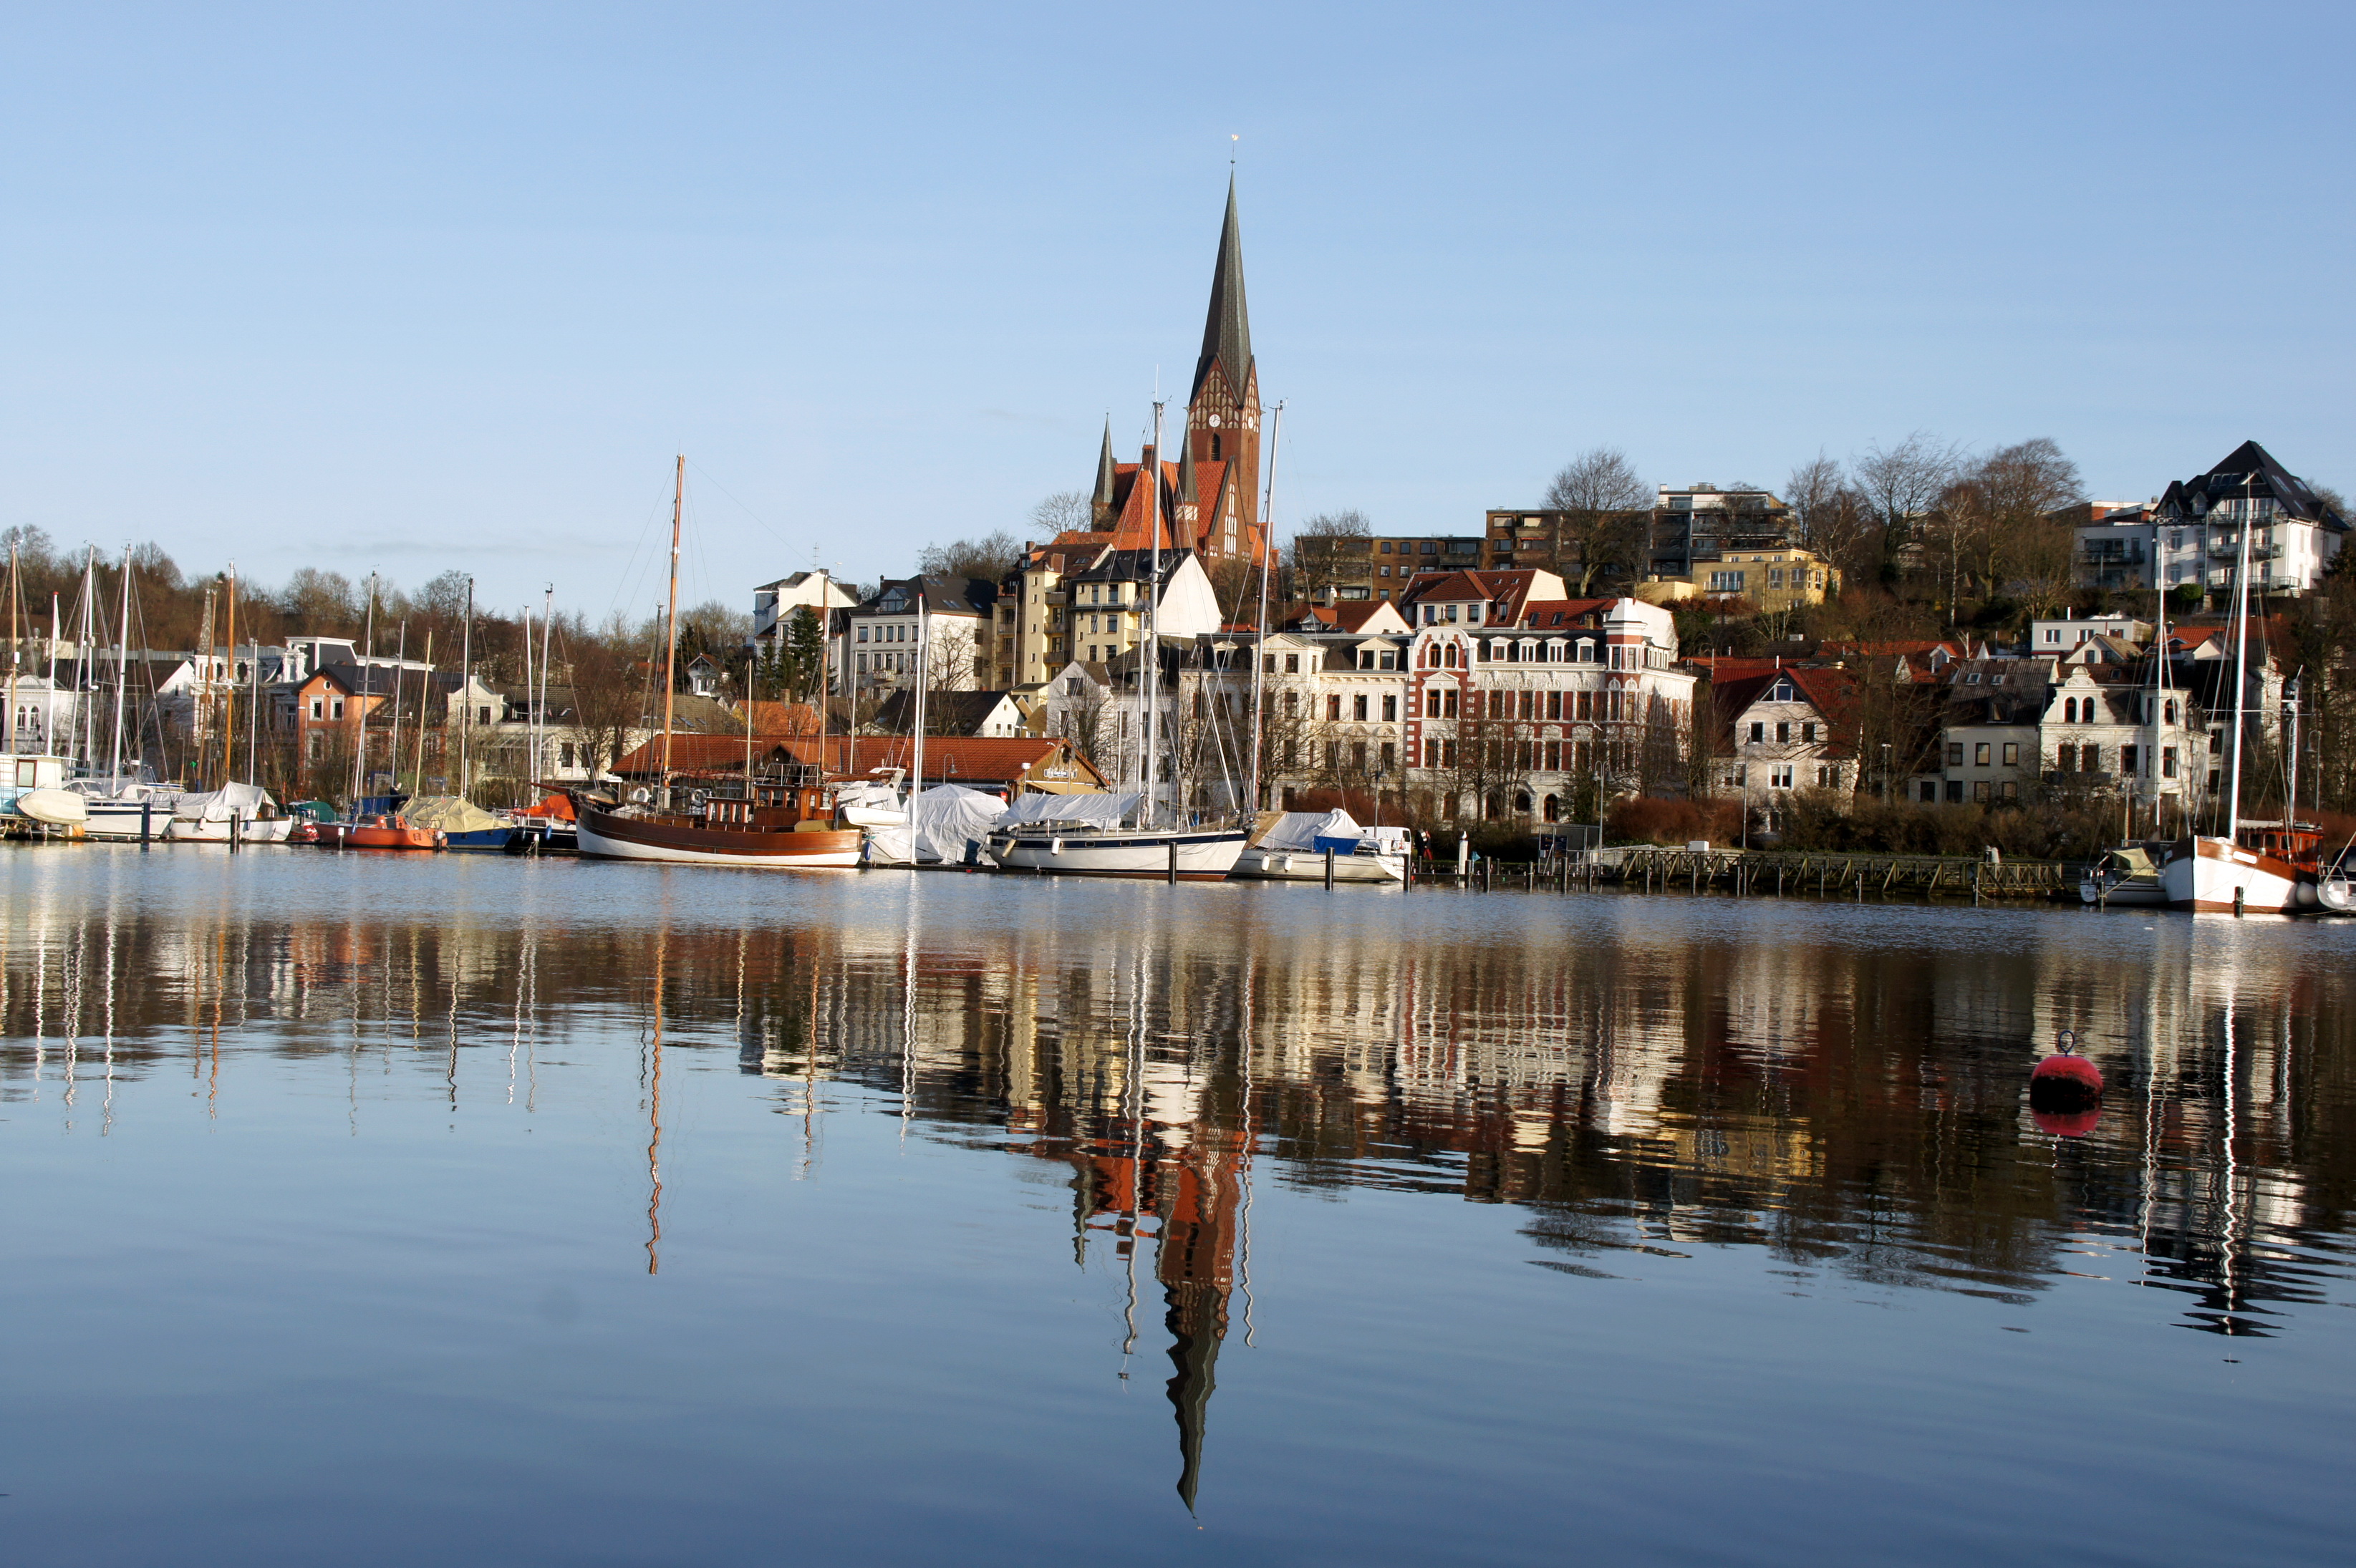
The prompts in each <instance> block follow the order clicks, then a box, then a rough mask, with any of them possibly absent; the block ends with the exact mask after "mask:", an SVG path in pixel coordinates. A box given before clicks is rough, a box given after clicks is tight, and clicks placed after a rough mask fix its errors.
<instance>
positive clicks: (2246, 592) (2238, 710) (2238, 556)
mask: <svg viewBox="0 0 2356 1568" xmlns="http://www.w3.org/2000/svg"><path fill="white" fill-rule="evenodd" d="M2246 488H2248V486H2246V485H2244V489H2246ZM2250 510H2251V507H2250V500H2249V497H2248V496H2244V497H2243V498H2242V544H2241V549H2239V550H2238V551H2236V552H2235V556H2234V562H2233V614H2234V617H2235V621H2236V624H2238V626H2239V627H2240V635H2238V636H2237V637H2236V638H2235V640H2234V643H2233V780H2232V782H2231V783H2230V784H2228V785H2227V787H2226V792H2225V801H2226V805H2225V842H2227V843H2228V844H2237V843H2239V842H2241V837H2242V725H2243V718H2242V713H2243V706H2244V703H2245V702H2246V701H2247V700H2248V696H2249V687H2250Z"/></svg>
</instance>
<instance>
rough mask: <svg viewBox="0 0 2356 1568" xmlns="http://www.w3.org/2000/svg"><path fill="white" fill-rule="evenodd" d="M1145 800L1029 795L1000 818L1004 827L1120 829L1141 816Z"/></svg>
mask: <svg viewBox="0 0 2356 1568" xmlns="http://www.w3.org/2000/svg"><path fill="white" fill-rule="evenodd" d="M1143 798H1144V797H1143V796H1142V795H1138V794H1136V793H1134V792H1132V793H1130V794H1128V795H1023V796H1020V797H1019V798H1017V799H1016V801H1015V802H1014V804H1013V805H1010V806H1008V807H1007V808H1006V815H1005V816H1001V817H1000V818H999V819H998V826H999V827H1026V826H1028V825H1030V824H1032V823H1038V822H1056V823H1066V824H1069V825H1071V826H1073V827H1119V826H1120V825H1121V823H1122V822H1124V821H1126V820H1128V819H1130V818H1131V817H1134V816H1136V815H1137V807H1138V803H1139V802H1140V801H1141V800H1142V799H1143Z"/></svg>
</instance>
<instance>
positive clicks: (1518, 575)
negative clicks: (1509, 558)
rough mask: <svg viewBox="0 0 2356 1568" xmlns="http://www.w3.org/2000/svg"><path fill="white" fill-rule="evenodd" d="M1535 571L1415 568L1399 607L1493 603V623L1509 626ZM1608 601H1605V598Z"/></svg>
mask: <svg viewBox="0 0 2356 1568" xmlns="http://www.w3.org/2000/svg"><path fill="white" fill-rule="evenodd" d="M1537 576H1538V574H1537V572H1536V571H1532V570H1531V569H1529V568H1527V567H1514V568H1510V569H1508V570H1505V571H1419V572H1418V573H1416V574H1415V576H1414V577H1413V578H1411V579H1410V580H1409V581H1408V585H1407V588H1406V590H1405V591H1404V592H1401V593H1400V594H1399V597H1398V602H1399V605H1400V607H1401V609H1402V610H1404V609H1405V608H1406V607H1407V606H1408V605H1410V604H1420V603H1424V602H1426V601H1427V600H1429V601H1432V602H1434V603H1442V604H1462V603H1488V604H1494V605H1495V606H1496V607H1497V613H1496V614H1494V615H1492V616H1491V617H1490V618H1489V624H1491V625H1493V626H1510V625H1512V624H1515V623H1516V622H1518V621H1519V620H1520V619H1521V617H1522V607H1523V605H1524V603H1526V601H1527V600H1528V599H1529V596H1530V592H1531V591H1532V590H1533V589H1534V588H1535V587H1536V586H1537ZM1607 603H1608V601H1607Z"/></svg>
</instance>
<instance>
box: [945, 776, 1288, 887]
mask: <svg viewBox="0 0 2356 1568" xmlns="http://www.w3.org/2000/svg"><path fill="white" fill-rule="evenodd" d="M1065 798H1066V799H1071V798H1084V797H1072V796H1066V797H1065ZM1244 837H1245V835H1244V832H1243V830H1242V829H1241V828H1239V827H1204V828H1184V827H1132V828H1122V827H1110V828H1105V827H1030V828H1014V829H1007V828H1001V829H1000V830H999V831H997V832H995V833H993V834H991V838H990V856H991V859H993V860H996V861H997V862H998V864H999V865H1000V867H1001V868H1002V869H1005V870H1009V871H1040V872H1044V873H1045V874H1047V875H1050V876H1061V877H1167V876H1169V875H1170V874H1171V870H1172V868H1173V866H1174V867H1175V868H1176V870H1177V875H1178V880H1181V881H1187V882H1217V881H1225V880H1226V878H1227V875H1228V873H1229V872H1231V871H1233V870H1234V869H1235V868H1236V861H1237V859H1238V858H1240V857H1241V856H1242V854H1243V851H1244Z"/></svg>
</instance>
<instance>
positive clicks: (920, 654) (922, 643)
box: [908, 571, 933, 855]
mask: <svg viewBox="0 0 2356 1568" xmlns="http://www.w3.org/2000/svg"><path fill="white" fill-rule="evenodd" d="M932 683H933V627H932V621H931V619H930V618H929V617H928V616H927V615H926V612H925V574H924V573H923V572H922V571H919V572H917V573H916V746H915V748H914V750H915V753H916V754H915V755H914V756H913V757H911V758H910V759H909V760H910V761H911V762H913V763H915V764H916V771H915V772H914V773H912V774H911V775H910V777H909V783H908V830H909V832H910V833H912V834H913V833H914V832H915V831H916V797H917V796H918V795H922V794H924V793H925V688H926V687H928V686H930V685H931V684H932ZM908 852H909V854H911V855H914V854H915V853H916V849H915V848H914V842H913V840H912V841H911V848H909V851H908Z"/></svg>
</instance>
